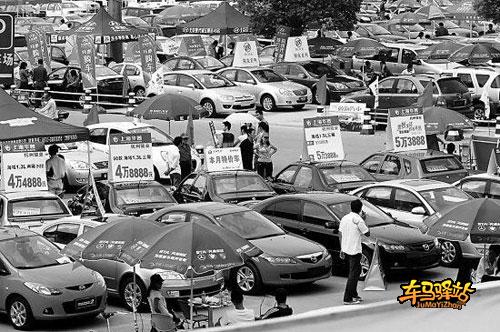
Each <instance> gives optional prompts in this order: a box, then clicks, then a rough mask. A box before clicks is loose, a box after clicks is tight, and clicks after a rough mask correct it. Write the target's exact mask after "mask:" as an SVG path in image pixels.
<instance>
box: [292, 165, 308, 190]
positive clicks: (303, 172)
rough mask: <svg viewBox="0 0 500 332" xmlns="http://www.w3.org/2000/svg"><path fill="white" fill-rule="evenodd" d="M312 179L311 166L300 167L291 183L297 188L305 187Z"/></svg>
mask: <svg viewBox="0 0 500 332" xmlns="http://www.w3.org/2000/svg"><path fill="white" fill-rule="evenodd" d="M311 181H312V168H310V167H301V168H300V170H299V171H298V172H297V176H296V177H295V180H294V181H293V185H294V186H295V187H299V188H307V187H309V186H310V185H311Z"/></svg>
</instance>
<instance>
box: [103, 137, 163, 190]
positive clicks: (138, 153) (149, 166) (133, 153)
mask: <svg viewBox="0 0 500 332" xmlns="http://www.w3.org/2000/svg"><path fill="white" fill-rule="evenodd" d="M151 155H152V147H151V134H150V133H143V134H112V135H110V139H109V167H108V172H109V173H108V179H109V181H114V182H130V181H146V180H154V170H153V159H152V156H151Z"/></svg>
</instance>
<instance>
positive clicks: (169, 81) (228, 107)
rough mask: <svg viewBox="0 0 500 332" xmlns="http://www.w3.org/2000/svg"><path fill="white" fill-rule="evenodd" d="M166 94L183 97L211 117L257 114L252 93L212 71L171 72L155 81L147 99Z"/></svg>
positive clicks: (149, 87) (150, 85)
mask: <svg viewBox="0 0 500 332" xmlns="http://www.w3.org/2000/svg"><path fill="white" fill-rule="evenodd" d="M160 70H163V69H160ZM153 76H156V73H155V74H153ZM163 93H172V94H181V95H183V96H186V97H189V98H191V99H194V100H196V101H197V102H199V103H200V105H201V106H203V107H204V108H205V110H206V111H207V112H208V113H209V114H211V115H215V114H216V113H224V114H231V113H235V112H247V111H253V110H255V97H254V96H253V94H252V93H250V92H249V91H246V90H245V89H243V88H240V87H238V86H237V85H236V84H234V83H232V82H231V81H229V80H227V79H225V78H224V77H222V76H220V75H218V74H216V73H213V72H211V71H208V70H181V71H175V72H167V73H164V74H163V81H162V82H159V84H158V82H156V81H155V80H151V81H150V83H149V85H148V87H147V89H146V95H147V96H148V97H151V96H155V95H160V94H163Z"/></svg>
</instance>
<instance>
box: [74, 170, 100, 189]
mask: <svg viewBox="0 0 500 332" xmlns="http://www.w3.org/2000/svg"><path fill="white" fill-rule="evenodd" d="M92 174H93V175H94V179H95V180H96V181H99V180H106V179H107V178H108V170H107V169H98V170H93V171H92ZM67 178H68V184H69V185H70V186H72V187H83V186H84V185H86V184H87V182H88V179H89V171H88V170H86V169H78V170H76V169H71V170H69V171H68V173H67Z"/></svg>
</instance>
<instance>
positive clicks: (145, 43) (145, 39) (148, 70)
mask: <svg viewBox="0 0 500 332" xmlns="http://www.w3.org/2000/svg"><path fill="white" fill-rule="evenodd" d="M139 51H140V53H141V66H142V72H143V75H144V82H146V83H147V82H148V81H149V77H151V75H152V74H153V73H154V72H155V71H156V43H155V40H154V38H151V37H150V36H147V35H146V36H140V37H139Z"/></svg>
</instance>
